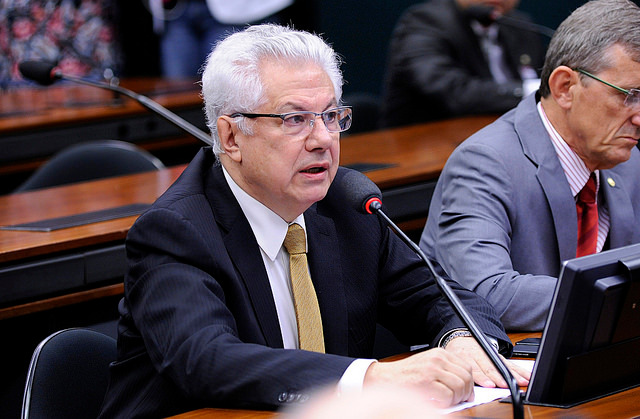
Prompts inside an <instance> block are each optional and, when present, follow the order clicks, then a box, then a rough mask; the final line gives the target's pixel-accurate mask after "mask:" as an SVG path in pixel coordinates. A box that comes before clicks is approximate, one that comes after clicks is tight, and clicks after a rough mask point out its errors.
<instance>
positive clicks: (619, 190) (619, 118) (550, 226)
mask: <svg viewBox="0 0 640 419" xmlns="http://www.w3.org/2000/svg"><path fill="white" fill-rule="evenodd" d="M638 22H640V8H638V6H637V5H635V4H633V3H632V2H630V1H628V0H595V1H590V2H588V3H586V4H585V5H583V6H581V7H580V8H578V9H577V10H575V11H574V12H573V13H572V14H571V16H569V17H568V18H567V19H566V20H565V21H564V22H563V23H562V24H561V25H560V27H559V28H558V30H557V32H556V33H555V35H554V37H553V39H552V41H551V43H550V45H549V49H548V52H547V56H546V61H545V64H544V67H543V70H542V77H541V78H542V81H541V87H540V90H539V91H538V92H537V93H536V94H535V95H530V96H528V97H526V98H525V99H523V101H522V102H521V103H520V104H519V105H518V106H517V108H516V109H514V110H511V111H509V112H508V113H506V114H505V115H503V116H502V117H501V118H499V119H498V120H497V121H496V122H494V123H493V124H491V125H489V126H487V127H485V128H484V129H482V130H480V131H479V132H477V133H476V134H474V135H473V136H471V137H470V138H469V139H467V140H466V141H465V142H464V143H463V144H462V145H460V147H458V148H457V149H456V150H455V151H454V153H453V154H452V155H451V157H450V158H449V160H448V162H447V164H446V166H445V168H444V170H443V172H442V174H441V176H440V179H439V181H438V185H437V187H436V189H435V192H434V196H433V199H432V202H431V207H430V210H429V218H428V221H427V225H426V226H425V229H424V231H423V234H422V238H421V240H420V247H421V248H422V249H423V250H424V251H425V253H427V254H428V255H429V256H431V257H433V258H435V259H437V260H438V262H440V264H442V266H443V267H444V269H445V270H446V271H447V273H448V274H449V275H450V276H451V277H452V278H453V279H455V280H457V281H458V282H460V283H461V284H462V285H464V286H466V287H467V288H469V289H471V290H473V291H475V292H476V293H478V294H480V295H481V296H483V297H485V298H486V299H487V300H488V301H489V302H490V303H491V304H492V305H493V306H494V308H495V309H496V311H497V312H498V314H499V315H500V317H501V320H502V322H503V324H504V325H505V328H506V329H508V330H541V329H543V327H544V324H545V320H546V317H547V312H548V310H549V307H550V304H551V300H552V297H553V292H554V289H555V285H556V282H557V276H558V275H559V273H560V268H561V264H562V262H563V261H565V260H567V259H571V258H575V257H576V256H578V255H580V253H577V249H578V216H577V208H576V200H577V195H578V194H579V192H580V191H581V189H582V188H583V186H585V184H587V183H589V182H588V181H589V178H590V177H591V174H595V179H596V182H595V184H596V191H597V193H596V196H597V210H598V212H597V216H596V218H595V220H594V224H593V225H594V228H597V244H596V240H595V238H594V249H593V251H596V252H599V251H602V250H606V249H609V248H616V247H621V246H625V245H629V244H632V243H637V242H640V225H639V223H638V219H639V216H640V181H639V179H640V155H639V152H638V149H637V148H636V145H637V143H638V138H639V137H640V90H638V88H639V87H640V26H638ZM591 182H593V181H591ZM596 226H597V227H596Z"/></svg>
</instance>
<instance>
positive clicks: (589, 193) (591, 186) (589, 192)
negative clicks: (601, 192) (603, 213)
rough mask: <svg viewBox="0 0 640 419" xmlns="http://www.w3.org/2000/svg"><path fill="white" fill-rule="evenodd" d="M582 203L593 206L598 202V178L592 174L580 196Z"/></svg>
mask: <svg viewBox="0 0 640 419" xmlns="http://www.w3.org/2000/svg"><path fill="white" fill-rule="evenodd" d="M578 198H579V199H580V201H582V202H584V203H589V204H593V203H595V202H596V176H595V175H594V174H593V173H592V174H591V176H589V180H588V181H587V183H586V184H585V185H584V187H583V188H582V189H581V190H580V193H579V194H578Z"/></svg>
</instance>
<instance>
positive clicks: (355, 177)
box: [336, 170, 524, 419]
mask: <svg viewBox="0 0 640 419" xmlns="http://www.w3.org/2000/svg"><path fill="white" fill-rule="evenodd" d="M336 180H337V181H338V182H340V185H341V187H342V188H343V189H344V192H345V196H346V197H347V199H348V200H349V201H350V203H351V205H352V206H353V207H354V208H356V209H357V210H358V211H361V212H364V213H368V214H374V213H376V214H378V216H380V217H381V218H382V219H383V220H384V221H385V222H386V224H387V225H388V226H390V227H391V228H392V229H393V231H395V232H396V233H397V234H398V236H399V237H400V238H401V239H402V241H404V242H405V244H407V245H408V246H409V247H410V248H411V249H412V250H413V251H414V252H416V253H417V254H418V256H420V258H421V259H422V260H423V261H424V263H425V264H426V265H427V268H428V269H429V271H430V272H431V275H433V277H434V278H435V280H436V283H437V284H438V287H439V288H440V292H441V293H442V294H443V295H444V296H445V297H446V299H447V300H448V301H449V304H451V306H452V307H453V309H454V311H455V312H456V314H457V315H458V316H459V317H460V319H461V320H462V322H463V323H464V325H465V326H466V327H467V328H468V329H469V330H470V331H471V334H472V335H473V337H475V338H476V341H477V342H478V344H480V346H481V347H482V349H483V351H484V352H485V353H486V354H487V356H488V357H489V359H491V361H492V362H493V365H494V366H495V367H496V368H497V369H498V371H500V374H501V375H502V377H503V378H504V379H505V381H506V382H507V385H508V386H509V391H510V393H511V400H512V404H513V417H514V418H518V419H522V418H524V407H523V400H522V393H521V392H520V388H519V387H518V383H517V382H516V379H515V377H514V376H513V375H512V374H511V371H509V368H507V366H506V364H505V363H504V362H503V361H502V359H501V358H500V357H499V356H498V352H497V351H496V349H495V348H494V347H493V345H491V343H489V340H488V339H487V337H486V336H485V335H484V333H483V332H482V331H481V330H480V327H478V325H477V324H476V322H475V320H474V319H473V317H471V315H470V314H469V312H468V311H467V309H466V308H465V307H464V305H463V304H462V301H460V299H459V298H458V296H457V295H456V294H455V293H454V292H453V290H452V289H451V287H450V286H449V284H448V283H447V281H446V280H445V279H444V278H442V276H440V275H438V273H437V272H436V269H435V267H434V266H433V263H432V262H431V260H430V259H429V258H428V257H427V256H426V255H425V254H424V253H423V252H422V249H420V247H419V246H418V245H417V244H415V243H414V242H413V241H411V239H409V237H407V235H406V234H404V232H403V231H402V230H400V228H399V227H398V226H397V225H396V224H395V223H394V222H393V221H391V219H390V218H389V217H388V216H387V215H386V214H385V213H384V211H383V210H382V194H381V192H380V189H379V188H378V186H376V184H375V183H373V182H372V181H371V180H370V179H369V178H368V177H367V176H366V175H364V174H363V173H360V172H357V171H355V170H348V171H347V170H345V173H344V175H342V176H341V177H340V178H336Z"/></svg>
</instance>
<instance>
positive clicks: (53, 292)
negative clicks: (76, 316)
mask: <svg viewBox="0 0 640 419" xmlns="http://www.w3.org/2000/svg"><path fill="white" fill-rule="evenodd" d="M183 169H184V166H178V167H173V168H169V169H166V170H161V171H158V172H148V173H141V174H136V175H129V176H122V177H115V178H110V179H104V180H98V181H93V182H85V183H79V184H75V185H70V186H63V187H58V188H50V189H44V190H40V191H34V192H26V193H20V194H14V195H6V196H0V225H3V226H6V225H13V224H18V223H25V222H31V221H37V220H43V219H48V218H55V217H61V216H67V215H71V214H79V213H86V212H91V211H96V210H101V209H105V208H115V207H119V206H122V205H127V204H132V203H149V204H150V203H152V202H153V201H155V199H156V198H158V197H159V196H160V195H161V194H162V193H163V192H164V191H165V190H166V189H167V188H168V187H169V185H171V183H173V181H174V180H175V179H176V178H177V177H178V175H179V174H180V173H182V170H183ZM135 219H136V216H130V217H126V218H119V219H114V220H110V221H103V222H99V223H94V224H87V225H82V226H78V227H73V228H66V229H61V230H55V231H51V232H33V231H9V230H0V289H2V290H3V291H0V293H2V294H3V298H5V305H4V307H2V306H0V307H2V308H0V319H4V318H9V317H15V316H20V315H24V314H29V313H33V312H37V311H42V310H47V309H51V308H55V307H60V306H63V305H68V304H72V303H78V302H82V301H87V300H89V299H93V298H101V297H106V296H110V295H114V294H121V293H122V276H123V273H124V269H125V260H124V239H125V237H126V234H127V232H128V231H129V228H130V227H131V225H132V224H133V222H134V221H135ZM94 266H98V267H102V268H104V269H100V270H98V269H97V268H95V267H94ZM56 277H62V280H61V281H60V283H56V281H54V280H52V279H51V278H56ZM105 284H107V285H105ZM8 294H13V295H14V296H15V300H16V302H17V304H13V303H10V302H9V301H8V299H9V297H8ZM7 303H8V304H9V305H7Z"/></svg>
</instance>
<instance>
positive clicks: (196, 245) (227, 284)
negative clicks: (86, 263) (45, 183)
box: [123, 201, 353, 411]
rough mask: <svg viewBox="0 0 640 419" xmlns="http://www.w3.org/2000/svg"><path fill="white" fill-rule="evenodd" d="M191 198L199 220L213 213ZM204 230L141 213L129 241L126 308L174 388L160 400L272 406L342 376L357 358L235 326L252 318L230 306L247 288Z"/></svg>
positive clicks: (166, 213) (172, 216) (169, 216)
mask: <svg viewBox="0 0 640 419" xmlns="http://www.w3.org/2000/svg"><path fill="white" fill-rule="evenodd" d="M192 204H193V205H188V207H190V208H191V209H193V213H192V214H193V218H198V215H197V214H198V213H199V212H200V213H202V212H206V211H207V210H206V209H205V208H207V206H206V204H204V203H203V202H195V201H194V202H193V203H192ZM208 211H210V209H209V210H208ZM203 217H207V215H206V214H203ZM208 217H209V218H210V217H211V216H210V213H209V215H208ZM196 224H198V226H199V227H198V228H196ZM203 226H205V228H204V229H203ZM206 226H210V224H206V223H194V222H192V220H190V219H186V218H185V217H184V216H183V215H182V214H181V213H179V212H174V211H172V210H171V209H166V208H160V209H154V210H152V211H150V212H147V213H146V214H144V215H142V216H141V217H140V218H139V219H138V221H137V222H136V224H135V226H134V227H133V229H132V230H131V231H130V233H129V236H128V239H127V250H128V257H129V259H130V272H129V274H128V276H127V278H126V283H125V285H126V305H127V307H128V308H129V309H130V310H131V320H132V321H134V322H135V324H136V328H137V330H139V332H140V334H141V338H142V340H143V341H144V348H145V349H146V352H147V353H148V356H149V358H150V361H151V364H152V365H153V368H154V370H156V371H157V372H158V374H159V376H160V377H161V378H158V377H156V378H154V379H156V380H158V379H160V380H161V381H164V380H169V381H170V382H172V383H174V384H175V386H172V388H174V390H173V391H175V395H172V394H170V393H171V392H167V394H164V395H159V394H155V395H154V396H153V397H158V396H163V397H164V398H165V400H156V402H157V403H166V404H167V405H168V406H172V405H173V408H175V407H176V406H179V402H178V403H172V402H171V399H172V398H174V397H175V398H176V399H177V400H180V399H181V398H183V399H186V400H191V401H194V400H201V401H202V402H203V403H204V404H205V405H209V406H210V405H218V406H225V405H226V406H236V407H238V406H252V407H257V406H265V407H266V406H270V407H273V406H277V405H280V404H284V403H286V402H291V401H299V400H296V397H297V398H298V399H299V398H300V397H301V394H303V392H304V390H307V389H309V388H312V387H316V386H321V385H326V384H328V383H331V382H334V381H337V380H338V379H339V378H340V377H341V375H342V373H343V372H344V370H345V369H346V368H347V366H348V365H349V364H350V363H351V361H352V360H353V359H352V358H348V357H339V356H334V355H323V354H317V353H311V352H307V351H293V350H285V349H281V348H272V347H268V346H266V345H265V343H264V342H263V341H261V339H262V333H261V332H260V331H259V330H256V331H253V332H252V331H250V330H249V331H247V330H245V331H243V333H244V335H243V336H240V332H239V330H238V328H237V324H236V322H237V321H243V320H245V319H242V318H240V319H237V318H236V317H234V315H235V316H250V315H251V313H252V310H251V308H250V307H248V308H245V309H244V310H242V309H238V310H236V313H232V312H231V310H230V309H229V307H233V306H234V305H236V304H238V301H234V299H236V298H237V297H234V296H237V295H241V294H242V293H243V292H244V291H243V290H242V289H240V288H239V287H242V284H241V283H234V281H233V277H234V276H235V275H236V274H235V272H234V270H233V267H232V266H231V265H230V264H227V258H226V257H225V254H226V250H225V248H224V246H223V245H222V243H223V239H222V238H221V237H220V236H219V232H217V231H216V230H215V229H207V228H206ZM216 236H217V237H216ZM216 272H217V273H218V275H216V274H215V273H216ZM212 273H213V274H212ZM243 302H244V303H246V300H243ZM245 323H251V322H245ZM256 327H258V326H256ZM140 356H141V357H142V356H144V355H142V354H140ZM123 358H125V357H123ZM130 362H135V361H130ZM150 373H152V375H155V371H153V372H150ZM164 384H166V382H164ZM164 384H163V385H164ZM143 389H147V390H148V391H150V392H158V388H153V386H148V385H145V386H144V387H141V388H140V389H139V390H138V391H142V390H143ZM141 397H142V398H144V395H142V396H141ZM291 397H293V398H294V400H288V399H290V398H291ZM304 397H306V396H304ZM158 398H159V397H158ZM189 408H193V405H191V406H189ZM178 411H179V409H178Z"/></svg>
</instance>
